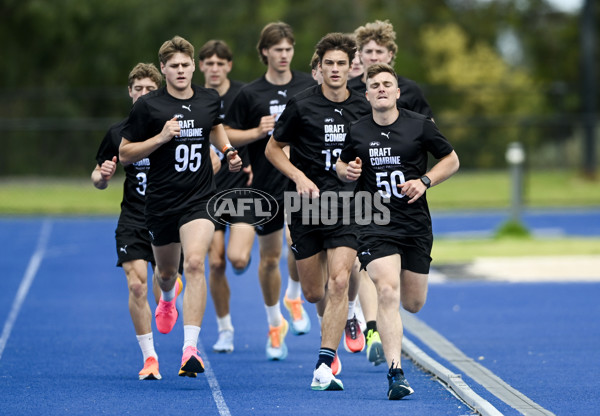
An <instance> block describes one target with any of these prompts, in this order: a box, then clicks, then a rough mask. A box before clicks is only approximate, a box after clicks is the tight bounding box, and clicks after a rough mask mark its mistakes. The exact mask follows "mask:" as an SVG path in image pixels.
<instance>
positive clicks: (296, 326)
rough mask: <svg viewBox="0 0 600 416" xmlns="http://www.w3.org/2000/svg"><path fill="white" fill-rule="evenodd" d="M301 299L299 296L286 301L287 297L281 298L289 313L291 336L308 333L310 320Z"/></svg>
mask: <svg viewBox="0 0 600 416" xmlns="http://www.w3.org/2000/svg"><path fill="white" fill-rule="evenodd" d="M302 303H304V302H303V301H302V299H300V296H298V298H296V299H288V297H287V295H286V296H284V298H283V304H284V306H285V307H286V309H287V310H288V311H289V312H290V317H291V319H292V326H291V330H292V334H294V335H302V334H308V333H309V332H310V318H309V316H308V314H307V313H306V310H305V309H304V306H302Z"/></svg>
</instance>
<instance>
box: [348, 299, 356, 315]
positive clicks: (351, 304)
mask: <svg viewBox="0 0 600 416" xmlns="http://www.w3.org/2000/svg"><path fill="white" fill-rule="evenodd" d="M355 303H356V299H355V300H349V301H348V319H352V318H354V304H355Z"/></svg>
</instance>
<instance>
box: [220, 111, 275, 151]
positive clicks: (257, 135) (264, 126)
mask: <svg viewBox="0 0 600 416" xmlns="http://www.w3.org/2000/svg"><path fill="white" fill-rule="evenodd" d="M273 128H275V116H263V117H262V118H261V119H260V123H259V124H258V126H257V127H254V128H253V129H248V130H239V129H234V128H231V127H229V126H225V131H226V132H227V137H229V140H230V141H231V144H232V145H234V146H243V145H246V144H248V143H252V142H255V141H256V140H259V139H262V138H263V137H265V136H266V135H267V133H268V132H270V131H271V130H273Z"/></svg>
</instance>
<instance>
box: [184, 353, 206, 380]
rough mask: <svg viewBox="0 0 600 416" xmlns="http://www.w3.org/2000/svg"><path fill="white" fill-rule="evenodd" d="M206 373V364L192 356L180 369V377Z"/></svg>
mask: <svg viewBox="0 0 600 416" xmlns="http://www.w3.org/2000/svg"><path fill="white" fill-rule="evenodd" d="M198 373H204V366H203V365H202V363H201V362H200V361H198V360H197V359H196V357H193V356H192V357H190V359H189V360H187V361H186V363H185V364H184V365H182V366H181V369H180V370H179V376H180V377H192V378H194V377H196V374H198Z"/></svg>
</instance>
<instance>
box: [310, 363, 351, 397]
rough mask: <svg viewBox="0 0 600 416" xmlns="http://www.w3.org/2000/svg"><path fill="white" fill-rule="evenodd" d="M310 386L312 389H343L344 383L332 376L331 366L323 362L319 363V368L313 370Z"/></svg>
mask: <svg viewBox="0 0 600 416" xmlns="http://www.w3.org/2000/svg"><path fill="white" fill-rule="evenodd" d="M310 388H311V389H313V390H321V391H322V390H344V385H343V384H342V382H341V380H338V379H337V378H335V377H334V376H333V373H332V372H331V368H329V367H327V365H326V364H325V363H321V365H320V366H319V368H316V369H315V371H314V372H313V379H312V383H311V384H310Z"/></svg>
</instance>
